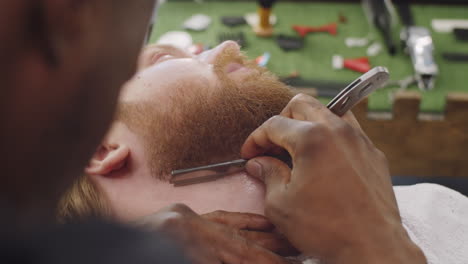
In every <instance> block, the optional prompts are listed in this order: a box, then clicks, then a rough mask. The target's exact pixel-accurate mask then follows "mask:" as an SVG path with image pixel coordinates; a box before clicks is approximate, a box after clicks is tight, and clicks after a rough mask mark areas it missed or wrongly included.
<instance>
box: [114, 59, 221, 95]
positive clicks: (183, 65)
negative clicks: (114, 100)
mask: <svg viewBox="0 0 468 264" xmlns="http://www.w3.org/2000/svg"><path fill="white" fill-rule="evenodd" d="M218 81H219V80H218V78H217V77H216V74H215V73H214V71H213V67H212V66H211V65H209V64H206V63H203V62H201V61H199V60H197V59H195V58H186V57H181V58H175V59H171V60H166V61H164V62H161V63H157V64H154V65H152V66H149V67H147V68H145V69H143V70H141V71H139V72H138V73H137V74H136V75H135V76H134V77H133V78H132V80H130V81H129V82H127V83H126V84H125V86H124V88H123V90H122V93H121V97H120V101H139V100H147V101H148V100H151V101H163V100H165V99H167V97H168V96H169V97H171V96H175V94H178V93H189V92H202V90H205V89H211V88H213V87H216V85H217V84H218ZM205 91H206V90H205Z"/></svg>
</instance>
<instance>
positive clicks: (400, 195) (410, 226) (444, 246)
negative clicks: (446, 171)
mask: <svg viewBox="0 0 468 264" xmlns="http://www.w3.org/2000/svg"><path fill="white" fill-rule="evenodd" d="M394 190H395V194H396V198H397V202H398V207H399V209H400V214H401V218H402V221H403V226H404V227H405V228H406V230H407V231H408V234H409V236H410V237H411V239H412V240H413V241H414V242H415V243H416V244H417V245H418V246H419V247H420V248H421V249H422V251H423V252H424V254H425V255H426V258H427V262H428V264H468V197H466V196H464V195H462V194H460V193H458V192H456V191H454V190H451V189H449V188H446V187H443V186H441V185H437V184H429V183H423V184H417V185H412V186H399V187H394Z"/></svg>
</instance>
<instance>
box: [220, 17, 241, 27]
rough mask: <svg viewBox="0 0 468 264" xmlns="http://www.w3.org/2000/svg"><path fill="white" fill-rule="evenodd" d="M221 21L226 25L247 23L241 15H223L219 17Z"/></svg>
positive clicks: (232, 25) (233, 25)
mask: <svg viewBox="0 0 468 264" xmlns="http://www.w3.org/2000/svg"><path fill="white" fill-rule="evenodd" d="M221 22H222V23H223V24H224V25H226V26H228V27H235V26H239V25H245V24H246V23H247V21H246V20H245V18H244V17H243V16H223V17H221Z"/></svg>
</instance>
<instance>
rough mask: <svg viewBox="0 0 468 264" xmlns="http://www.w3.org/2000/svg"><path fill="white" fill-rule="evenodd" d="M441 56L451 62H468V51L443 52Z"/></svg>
mask: <svg viewBox="0 0 468 264" xmlns="http://www.w3.org/2000/svg"><path fill="white" fill-rule="evenodd" d="M442 57H443V58H444V59H445V60H448V61H453V62H468V53H458V52H444V53H442Z"/></svg>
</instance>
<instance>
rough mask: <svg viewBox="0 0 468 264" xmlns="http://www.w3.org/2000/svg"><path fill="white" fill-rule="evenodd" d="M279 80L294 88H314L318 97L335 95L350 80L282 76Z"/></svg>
mask: <svg viewBox="0 0 468 264" xmlns="http://www.w3.org/2000/svg"><path fill="white" fill-rule="evenodd" d="M280 80H281V81H282V82H283V83H285V84H287V85H289V86H292V87H295V88H315V89H316V90H317V96H318V97H335V96H336V95H337V94H338V93H339V92H340V90H341V89H343V87H346V85H348V84H349V83H351V82H337V81H334V80H315V79H303V78H301V77H284V78H280Z"/></svg>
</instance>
